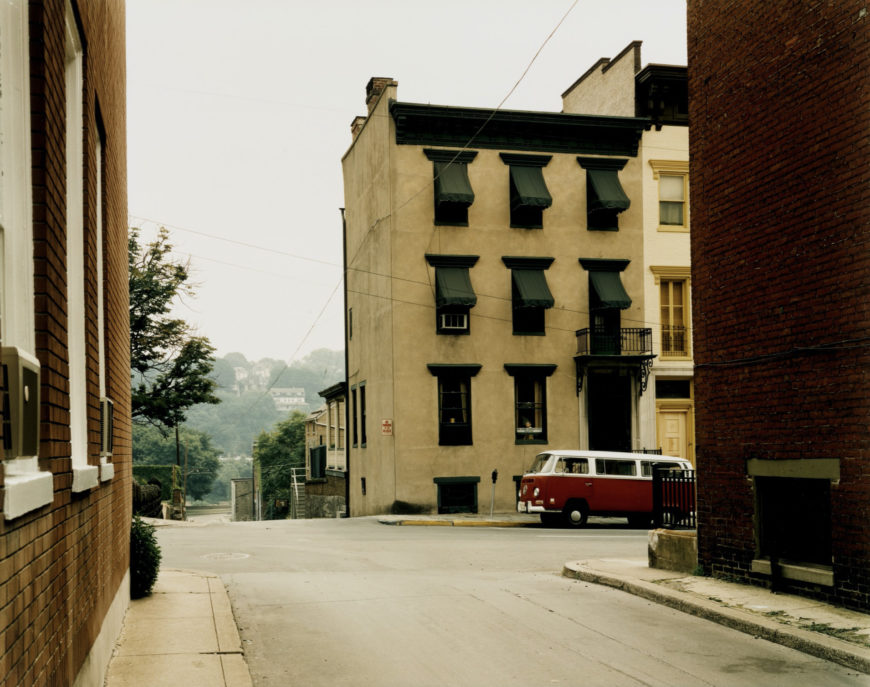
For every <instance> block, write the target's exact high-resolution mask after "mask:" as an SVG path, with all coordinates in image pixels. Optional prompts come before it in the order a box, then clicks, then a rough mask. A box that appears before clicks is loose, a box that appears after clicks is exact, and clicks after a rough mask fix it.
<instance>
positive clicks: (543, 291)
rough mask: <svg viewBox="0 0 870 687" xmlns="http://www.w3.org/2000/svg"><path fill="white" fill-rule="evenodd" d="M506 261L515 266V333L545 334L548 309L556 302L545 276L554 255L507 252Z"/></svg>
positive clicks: (512, 300)
mask: <svg viewBox="0 0 870 687" xmlns="http://www.w3.org/2000/svg"><path fill="white" fill-rule="evenodd" d="M502 262H503V263H504V264H505V266H506V267H508V268H509V269H510V270H511V306H512V323H513V333H514V334H515V335H532V336H543V335H544V334H546V326H545V324H546V323H545V320H544V311H545V310H547V309H548V308H552V307H553V304H554V303H555V301H554V299H553V294H551V293H550V288H549V287H548V286H547V278H546V277H545V276H544V270H546V269H547V268H549V267H550V265H551V264H552V263H553V258H531V257H530V258H526V257H510V256H505V257H503V258H502Z"/></svg>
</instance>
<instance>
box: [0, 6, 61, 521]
mask: <svg viewBox="0 0 870 687" xmlns="http://www.w3.org/2000/svg"><path fill="white" fill-rule="evenodd" d="M27 6H28V3H27V0H6V1H5V2H3V3H0V269H2V274H0V334H2V345H4V346H14V347H16V348H19V349H20V350H21V351H22V352H24V353H25V354H27V355H29V356H30V357H31V358H35V352H36V329H35V318H34V313H33V310H34V307H33V187H32V181H31V173H30V170H31V154H30V61H29V49H30V37H29V32H28V12H27ZM3 469H4V484H3V487H4V492H5V493H4V501H3V517H4V518H5V519H6V520H12V519H14V518H17V517H19V516H21V515H24V514H25V513H28V512H30V511H33V510H36V509H37V508H41V507H42V506H45V505H47V504H49V503H51V502H52V501H53V500H54V477H53V475H52V474H51V472H48V471H45V470H40V469H39V458H38V456H20V457H13V458H11V459H9V460H4V461H3Z"/></svg>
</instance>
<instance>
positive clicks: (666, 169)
mask: <svg viewBox="0 0 870 687" xmlns="http://www.w3.org/2000/svg"><path fill="white" fill-rule="evenodd" d="M649 165H650V167H652V172H653V179H655V180H656V182H659V181H661V177H662V175H664V176H681V177H682V178H683V223H682V224H662V223H661V200H660V195H661V194H660V192H659V188H658V186H659V185H658V183H657V184H656V223H657V224H658V230H659V231H672V232H683V233H685V232H688V231H689V163H688V162H687V161H686V160H650V161H649Z"/></svg>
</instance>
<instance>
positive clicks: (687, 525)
mask: <svg viewBox="0 0 870 687" xmlns="http://www.w3.org/2000/svg"><path fill="white" fill-rule="evenodd" d="M697 523H698V521H697V511H696V509H695V471H694V470H674V469H672V468H657V467H653V527H667V528H669V529H690V530H693V529H695V528H696V527H697Z"/></svg>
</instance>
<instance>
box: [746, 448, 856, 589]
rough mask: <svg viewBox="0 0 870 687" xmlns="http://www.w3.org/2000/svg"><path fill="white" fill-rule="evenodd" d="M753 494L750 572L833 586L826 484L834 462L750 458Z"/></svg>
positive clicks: (832, 477)
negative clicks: (753, 552) (753, 554)
mask: <svg viewBox="0 0 870 687" xmlns="http://www.w3.org/2000/svg"><path fill="white" fill-rule="evenodd" d="M746 473H747V475H748V476H749V477H751V478H752V480H753V486H754V491H755V517H754V518H753V522H754V523H755V528H756V558H755V559H754V560H753V561H752V572H756V573H761V574H764V575H771V576H772V577H773V576H776V577H779V578H782V579H791V580H799V581H802V582H809V583H813V584H820V585H826V586H832V585H833V584H834V577H833V570H832V568H831V563H832V560H833V559H832V555H833V550H832V536H831V532H832V509H831V484H832V483H837V482H839V480H840V462H839V460H836V459H827V458H809V459H780V460H763V459H758V458H750V459H749V460H747V461H746Z"/></svg>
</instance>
